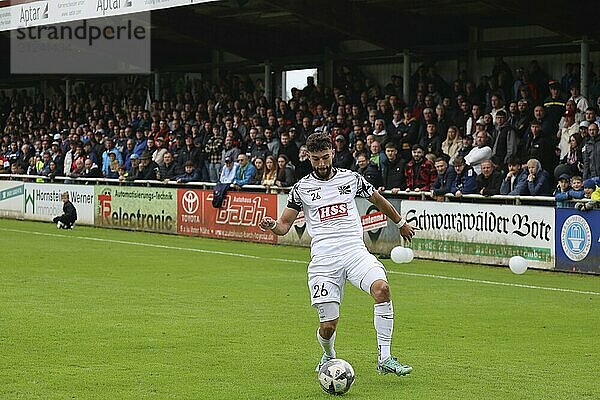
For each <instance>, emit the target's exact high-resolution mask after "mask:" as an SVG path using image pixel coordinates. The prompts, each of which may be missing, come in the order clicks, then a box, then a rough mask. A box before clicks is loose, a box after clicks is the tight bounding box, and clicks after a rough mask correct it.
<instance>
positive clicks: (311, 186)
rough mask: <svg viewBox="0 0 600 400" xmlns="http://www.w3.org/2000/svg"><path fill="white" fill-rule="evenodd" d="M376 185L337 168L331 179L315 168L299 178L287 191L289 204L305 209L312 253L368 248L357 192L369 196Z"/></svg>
mask: <svg viewBox="0 0 600 400" xmlns="http://www.w3.org/2000/svg"><path fill="white" fill-rule="evenodd" d="M373 192H375V188H374V187H373V185H371V184H370V183H369V182H367V181H366V180H365V179H364V178H363V177H362V176H361V175H360V174H358V173H356V172H352V171H349V170H347V169H340V168H334V169H333V176H332V177H331V178H330V179H329V180H322V179H319V178H318V177H317V176H316V175H315V174H314V172H313V173H311V174H309V175H307V176H305V177H304V178H302V179H301V180H300V181H298V182H297V183H296V184H295V185H294V187H293V188H292V190H291V191H290V193H289V195H288V205H287V206H288V207H289V208H292V209H294V210H297V211H302V210H303V211H304V219H305V221H306V226H307V229H308V234H309V235H310V237H311V238H312V241H311V256H312V257H315V256H333V255H339V254H347V253H348V250H349V249H351V248H353V247H354V248H358V247H360V248H365V243H364V240H363V227H362V223H361V219H360V213H359V212H358V209H357V207H356V201H355V200H354V198H355V197H356V196H359V197H365V198H369V197H371V195H372V194H373Z"/></svg>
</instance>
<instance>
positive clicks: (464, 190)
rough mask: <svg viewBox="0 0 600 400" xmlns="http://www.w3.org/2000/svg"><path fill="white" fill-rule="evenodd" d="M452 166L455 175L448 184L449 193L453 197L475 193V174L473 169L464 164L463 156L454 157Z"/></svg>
mask: <svg viewBox="0 0 600 400" xmlns="http://www.w3.org/2000/svg"><path fill="white" fill-rule="evenodd" d="M453 166H454V172H456V175H455V176H454V180H453V181H452V183H451V184H450V193H452V194H453V195H454V196H455V197H462V195H464V194H473V193H475V192H476V190H477V173H475V171H474V170H473V167H471V166H470V165H468V164H467V163H466V162H465V158H464V157H463V156H456V158H454V163H453Z"/></svg>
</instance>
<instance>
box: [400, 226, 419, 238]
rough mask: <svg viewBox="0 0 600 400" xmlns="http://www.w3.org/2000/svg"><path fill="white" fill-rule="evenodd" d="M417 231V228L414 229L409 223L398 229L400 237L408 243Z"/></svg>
mask: <svg viewBox="0 0 600 400" xmlns="http://www.w3.org/2000/svg"><path fill="white" fill-rule="evenodd" d="M417 230H419V228H415V227H414V226H412V225H411V224H409V223H406V224H404V225H403V226H402V228H400V236H402V238H403V239H404V240H406V241H408V242H410V241H411V240H412V238H413V236H414V235H415V231H417Z"/></svg>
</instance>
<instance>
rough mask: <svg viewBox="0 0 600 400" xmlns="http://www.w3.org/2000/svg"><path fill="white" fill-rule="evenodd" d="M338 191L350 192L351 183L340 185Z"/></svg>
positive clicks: (341, 192) (342, 192)
mask: <svg viewBox="0 0 600 400" xmlns="http://www.w3.org/2000/svg"><path fill="white" fill-rule="evenodd" d="M338 191H339V192H340V194H350V192H351V190H350V185H342V186H338Z"/></svg>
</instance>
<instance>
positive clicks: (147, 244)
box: [0, 228, 600, 296]
mask: <svg viewBox="0 0 600 400" xmlns="http://www.w3.org/2000/svg"><path fill="white" fill-rule="evenodd" d="M0 231H5V232H16V233H24V234H28V235H31V234H33V235H41V236H51V237H61V238H73V239H81V240H90V241H95V242H107V243H117V244H125V245H132V246H142V247H153V248H158V249H167V250H184V251H192V252H196V253H205V254H218V255H222V256H231V257H243V258H251V259H260V260H269V261H280V262H288V263H295V264H304V265H306V264H308V261H302V260H290V259H286V258H270V257H261V256H253V255H249V254H242V253H231V252H226V251H217V250H204V249H196V248H193V247H178V246H166V245H162V244H152V243H141V242H130V241H126V240H115V239H103V238H95V237H89V236H71V235H64V234H59V233H44V232H35V231H25V230H20V229H6V228H0ZM388 273H390V274H397V275H407V276H416V277H421V278H434V279H446V280H451V281H460V282H470V283H480V284H484V285H497V286H512V287H520V288H525V289H538V290H548V291H554V292H566V293H577V294H591V295H595V296H600V292H591V291H585V290H575V289H563V288H555V287H547V286H536V285H525V284H521V283H508V282H496V281H487V280H481V279H470V278H459V277H455V276H446V275H434V274H419V273H414V272H402V271H390V270H388Z"/></svg>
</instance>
